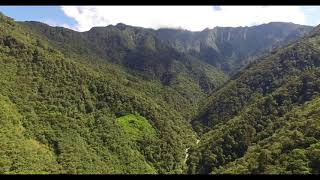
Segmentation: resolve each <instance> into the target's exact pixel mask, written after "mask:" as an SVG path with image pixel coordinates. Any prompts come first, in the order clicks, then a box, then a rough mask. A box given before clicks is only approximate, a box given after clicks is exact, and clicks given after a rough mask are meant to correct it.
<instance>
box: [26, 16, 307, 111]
mask: <svg viewBox="0 0 320 180" xmlns="http://www.w3.org/2000/svg"><path fill="white" fill-rule="evenodd" d="M23 24H24V25H26V26H29V28H31V29H33V30H34V31H36V32H37V33H39V34H41V35H43V36H45V37H46V38H48V39H49V40H50V41H51V42H53V43H54V44H56V45H57V46H56V47H57V48H59V49H60V50H61V51H64V52H66V54H70V52H74V53H77V54H81V55H82V56H89V57H93V56H94V57H99V58H101V59H104V60H105V61H108V62H112V63H115V64H119V65H121V66H123V67H125V69H126V70H127V71H128V72H130V73H132V74H134V75H139V76H142V77H143V78H144V79H148V80H158V81H160V82H161V83H162V84H163V85H166V86H169V87H172V88H173V89H175V90H176V91H177V92H178V93H179V94H181V95H182V96H183V97H185V98H187V99H189V100H192V101H195V102H194V103H193V104H192V105H193V106H196V105H197V104H198V102H199V101H201V100H202V98H203V97H205V96H206V95H208V94H209V93H211V92H213V91H215V90H216V89H217V88H219V87H220V86H221V85H222V84H223V83H224V82H226V80H227V78H228V74H234V73H236V72H238V71H239V69H241V68H243V67H244V66H246V65H247V64H248V63H249V62H250V61H251V60H252V59H254V58H255V57H257V56H259V55H261V54H263V53H266V52H269V51H270V50H271V49H274V48H276V47H281V46H283V45H285V44H287V43H288V42H291V41H294V40H296V39H298V38H300V37H302V36H303V35H304V34H305V33H307V32H309V31H310V30H311V28H312V27H310V26H302V25H296V24H292V23H276V22H274V23H269V24H265V25H259V26H253V27H239V28H228V27H226V28H222V27H217V28H214V29H206V30H204V31H200V32H191V31H184V30H175V29H159V30H153V29H146V28H141V27H134V26H129V25H125V24H122V23H119V24H117V25H115V26H113V25H109V26H106V27H93V28H92V29H90V30H89V31H86V32H82V33H81V32H76V31H72V30H69V29H66V28H61V27H50V26H48V25H46V24H43V23H39V22H23Z"/></svg>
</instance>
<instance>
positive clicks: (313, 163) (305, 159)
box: [187, 36, 320, 174]
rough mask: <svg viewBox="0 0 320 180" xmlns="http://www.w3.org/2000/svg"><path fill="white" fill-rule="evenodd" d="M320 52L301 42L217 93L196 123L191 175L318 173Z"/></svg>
mask: <svg viewBox="0 0 320 180" xmlns="http://www.w3.org/2000/svg"><path fill="white" fill-rule="evenodd" d="M319 47H320V38H319V36H316V37H306V38H304V39H301V40H300V41H298V42H296V43H293V44H291V45H289V46H287V47H285V48H282V49H279V50H277V51H276V52H274V53H273V54H272V55H269V56H266V57H265V58H264V59H262V60H260V62H259V63H258V62H255V63H252V64H251V65H250V66H249V67H247V68H246V69H245V70H243V71H242V72H241V73H239V74H238V75H237V76H235V77H234V78H233V79H232V80H230V81H229V82H228V83H227V84H226V85H225V86H224V87H222V88H221V89H220V90H219V91H217V92H216V93H213V94H212V95H211V96H210V97H209V102H208V103H207V105H206V107H204V108H203V110H202V112H201V113H200V114H199V116H198V117H197V118H195V119H194V120H193V121H192V123H193V125H194V127H195V129H196V130H197V131H198V132H199V133H200V134H203V136H202V139H201V142H200V144H199V145H198V146H197V147H195V148H192V149H190V159H189V161H188V162H187V163H188V167H189V169H188V171H189V173H272V174H277V173H288V174H291V173H318V170H317V167H318V164H317V163H318V162H319V161H318V160H317V156H318V155H316V154H314V153H317V151H316V147H317V144H318V143H319V142H320V136H319V134H318V128H319V126H318V125H319V123H318V122H317V121H319V118H318V115H319V112H318V111H319V108H318V107H319V99H318V98H317V97H318V96H319V93H320V89H319V87H320V81H319V77H320V58H319V57H320V51H319V49H320V48H319ZM309 149H310V152H309ZM308 153H311V154H314V155H315V159H312V158H311V157H310V155H308Z"/></svg>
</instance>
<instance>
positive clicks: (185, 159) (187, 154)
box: [184, 139, 200, 163]
mask: <svg viewBox="0 0 320 180" xmlns="http://www.w3.org/2000/svg"><path fill="white" fill-rule="evenodd" d="M199 142H200V140H199V139H197V142H196V144H199ZM189 149H190V147H188V148H187V149H186V150H185V153H186V156H185V158H184V163H186V162H187V160H188V157H189V153H188V151H189Z"/></svg>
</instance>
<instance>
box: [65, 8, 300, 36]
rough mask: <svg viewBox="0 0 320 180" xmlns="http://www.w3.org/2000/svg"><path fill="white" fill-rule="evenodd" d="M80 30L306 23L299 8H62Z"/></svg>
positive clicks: (199, 27) (201, 27)
mask: <svg viewBox="0 0 320 180" xmlns="http://www.w3.org/2000/svg"><path fill="white" fill-rule="evenodd" d="M61 10H62V11H63V12H64V13H65V15H67V16H68V17H70V18H73V19H74V20H75V21H76V22H77V24H76V25H75V26H74V27H72V28H73V29H75V30H77V31H87V30H89V29H90V28H92V27H94V26H107V25H110V24H112V25H115V24H118V23H124V24H128V25H132V26H141V27H145V28H153V29H158V28H163V27H166V28H183V29H187V30H191V31H201V30H203V29H205V28H213V27H215V26H230V27H235V26H252V25H258V24H263V23H269V22H274V21H279V22H293V23H297V24H305V23H306V20H305V15H304V13H303V12H302V10H301V9H300V8H299V7H295V6H219V7H213V6H96V7H95V6H61Z"/></svg>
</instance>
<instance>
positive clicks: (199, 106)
mask: <svg viewBox="0 0 320 180" xmlns="http://www.w3.org/2000/svg"><path fill="white" fill-rule="evenodd" d="M281 29H282V31H281V33H276V32H278V31H279V30H281ZM309 30H310V27H305V26H299V25H294V24H287V23H270V24H267V25H261V26H257V27H252V28H238V29H237V28H235V29H233V28H217V29H214V30H208V29H207V30H204V31H202V32H194V33H191V32H188V31H181V30H165V29H162V30H158V31H156V30H151V29H144V28H139V27H132V26H127V25H124V24H118V25H116V26H108V27H99V28H92V29H91V30H90V31H88V32H83V33H80V32H75V31H72V30H68V29H65V28H59V27H50V26H47V25H45V24H42V23H37V22H23V23H22V22H19V23H17V22H14V21H13V20H12V19H10V18H8V17H6V16H4V15H1V14H0V72H1V76H0V174H63V173H67V174H179V173H190V174H196V173H201V174H210V173H212V174H216V173H244V174H261V173H267V174H277V173H282V174H308V173H314V174H318V173H319V168H320V151H319V149H320V134H319V132H320V131H319V130H320V124H319V122H320V121H319V120H320V119H319V117H320V109H319V107H320V78H319V77H320V36H319V34H320V33H317V29H314V30H313V31H312V33H311V34H310V35H309V36H306V37H304V38H302V39H300V40H299V41H297V42H295V43H292V44H289V45H288V46H286V47H284V48H280V49H278V50H276V51H273V52H271V53H270V54H269V55H265V56H264V57H261V58H260V59H257V60H256V61H254V62H252V63H250V64H249V65H248V66H247V67H245V68H244V69H243V70H241V71H240V72H238V70H239V69H241V68H243V67H244V66H245V65H246V64H247V63H248V62H249V61H251V59H252V58H253V57H256V56H260V55H261V54H262V53H264V52H268V51H269V50H270V49H272V48H271V47H279V46H281V45H284V44H287V43H289V42H291V41H293V40H296V39H297V38H299V37H301V36H302V35H303V34H304V33H306V32H309ZM268 33H269V37H272V38H270V39H269V40H268V38H266V37H265V36H263V37H261V39H260V40H261V41H257V42H256V40H257V38H260V36H262V35H263V34H268ZM228 34H229V35H228ZM236 34H240V35H239V36H240V37H238V36H237V35H236ZM226 35H228V36H229V37H232V38H231V39H233V40H232V41H230V42H229V40H227V39H226V38H227V37H228V36H226ZM174 37H175V38H174ZM222 37H224V38H222ZM237 39H238V40H237ZM277 42H279V43H277ZM239 44H241V45H242V44H243V46H241V47H242V48H240V49H238V48H237V47H239ZM198 45H199V46H200V45H201V48H200V47H199V48H200V49H199V48H198ZM252 46H255V47H256V49H252ZM236 49H237V50H239V51H237V50H236ZM240 59H241V60H240ZM226 74H235V75H234V76H232V78H231V79H229V80H228V75H226ZM227 80H228V81H227ZM207 96H209V97H207ZM197 139H200V142H199V143H197Z"/></svg>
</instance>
